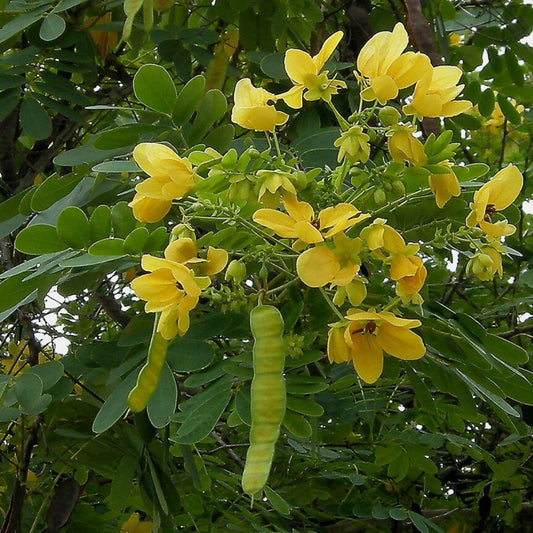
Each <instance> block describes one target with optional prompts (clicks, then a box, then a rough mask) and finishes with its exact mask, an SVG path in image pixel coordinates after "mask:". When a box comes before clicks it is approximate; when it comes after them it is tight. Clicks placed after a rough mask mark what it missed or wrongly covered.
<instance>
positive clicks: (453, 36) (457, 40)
mask: <svg viewBox="0 0 533 533" xmlns="http://www.w3.org/2000/svg"><path fill="white" fill-rule="evenodd" d="M462 40H463V38H462V36H461V35H459V34H458V33H454V32H451V33H450V34H449V35H448V42H449V43H450V46H459V45H460V44H461V41H462Z"/></svg>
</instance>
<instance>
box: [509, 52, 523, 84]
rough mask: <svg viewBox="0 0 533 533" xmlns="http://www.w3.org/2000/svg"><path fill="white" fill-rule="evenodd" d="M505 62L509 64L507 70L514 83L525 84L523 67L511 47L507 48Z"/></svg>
mask: <svg viewBox="0 0 533 533" xmlns="http://www.w3.org/2000/svg"><path fill="white" fill-rule="evenodd" d="M505 64H506V66H507V72H508V73H509V76H510V78H511V80H512V81H513V83H516V85H523V84H524V71H523V70H522V67H521V66H520V65H519V64H518V59H517V58H516V56H515V55H514V53H513V52H512V51H511V49H510V48H506V49H505Z"/></svg>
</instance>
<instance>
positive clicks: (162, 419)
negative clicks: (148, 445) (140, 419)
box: [146, 363, 178, 428]
mask: <svg viewBox="0 0 533 533" xmlns="http://www.w3.org/2000/svg"><path fill="white" fill-rule="evenodd" d="M177 401H178V388H177V386H176V380H175V378H174V374H173V373H172V370H170V367H169V366H168V364H167V363H165V364H164V365H163V368H162V370H161V374H160V376H159V381H158V383H157V388H156V390H155V392H154V394H153V395H152V397H151V398H150V400H149V402H148V405H147V406H146V411H147V413H148V418H149V419H150V422H151V423H152V425H153V426H154V427H156V428H162V427H165V426H166V425H167V424H168V423H169V422H170V417H171V416H172V415H173V414H174V412H175V410H176V402H177Z"/></svg>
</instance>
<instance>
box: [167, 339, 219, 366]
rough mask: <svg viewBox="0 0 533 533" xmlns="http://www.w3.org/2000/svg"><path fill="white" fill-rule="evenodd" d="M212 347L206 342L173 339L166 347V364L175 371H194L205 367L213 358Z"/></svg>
mask: <svg viewBox="0 0 533 533" xmlns="http://www.w3.org/2000/svg"><path fill="white" fill-rule="evenodd" d="M214 356H215V355H214V353H213V348H212V347H211V345H210V344H209V343H207V342H203V341H198V340H191V339H181V338H177V339H175V340H174V341H173V342H172V343H171V344H170V345H169V347H168V351H167V360H168V364H169V365H170V366H171V368H172V369H173V370H174V371H175V372H195V371H197V370H201V369H203V368H206V367H207V366H209V365H210V364H211V362H212V361H213V358H214Z"/></svg>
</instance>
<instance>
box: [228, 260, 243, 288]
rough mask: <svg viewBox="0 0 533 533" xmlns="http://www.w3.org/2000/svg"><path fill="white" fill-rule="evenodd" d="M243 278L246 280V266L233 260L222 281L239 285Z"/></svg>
mask: <svg viewBox="0 0 533 533" xmlns="http://www.w3.org/2000/svg"><path fill="white" fill-rule="evenodd" d="M244 278H246V265H245V264H244V263H243V262H242V261H237V260H236V259H234V260H233V261H231V263H230V264H229V265H228V267H227V268H226V273H225V274H224V279H225V280H226V281H233V282H234V283H236V284H239V283H241V282H242V281H243V280H244Z"/></svg>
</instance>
